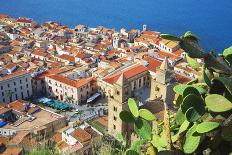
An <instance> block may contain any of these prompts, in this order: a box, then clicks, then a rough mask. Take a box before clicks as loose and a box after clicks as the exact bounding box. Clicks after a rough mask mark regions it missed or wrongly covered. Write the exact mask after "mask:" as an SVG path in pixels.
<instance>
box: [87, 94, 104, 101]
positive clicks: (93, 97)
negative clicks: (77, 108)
mask: <svg viewBox="0 0 232 155" xmlns="http://www.w3.org/2000/svg"><path fill="white" fill-rule="evenodd" d="M98 96H101V94H100V93H96V94H94V95H93V96H91V97H90V98H89V99H88V100H87V103H89V102H92V101H93V100H95V99H96V98H97V97H98Z"/></svg>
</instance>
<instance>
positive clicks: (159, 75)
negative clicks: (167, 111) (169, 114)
mask: <svg viewBox="0 0 232 155" xmlns="http://www.w3.org/2000/svg"><path fill="white" fill-rule="evenodd" d="M176 84H177V83H176V78H175V73H174V68H173V67H172V66H171V65H170V64H169V62H168V58H167V57H165V59H164V61H163V62H162V64H161V66H160V67H158V68H157V69H156V75H155V76H153V77H152V78H151V94H150V100H155V99H158V98H161V99H162V100H163V101H165V102H166V103H167V104H168V105H171V104H172V102H173V100H174V95H175V93H174V91H173V87H174V86H175V85H176Z"/></svg>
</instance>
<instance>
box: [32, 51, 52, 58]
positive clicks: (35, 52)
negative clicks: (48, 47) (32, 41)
mask: <svg viewBox="0 0 232 155" xmlns="http://www.w3.org/2000/svg"><path fill="white" fill-rule="evenodd" d="M31 54H33V55H38V56H42V57H47V56H48V55H49V53H46V52H41V51H34V52H32V53H31Z"/></svg>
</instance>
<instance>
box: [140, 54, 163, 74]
mask: <svg viewBox="0 0 232 155" xmlns="http://www.w3.org/2000/svg"><path fill="white" fill-rule="evenodd" d="M143 60H145V61H147V62H148V63H149V64H148V66H147V68H148V70H150V71H153V72H156V68H157V67H159V66H160V65H161V63H162V62H161V61H159V60H157V59H155V58H152V57H150V56H148V57H145V58H144V59H143Z"/></svg>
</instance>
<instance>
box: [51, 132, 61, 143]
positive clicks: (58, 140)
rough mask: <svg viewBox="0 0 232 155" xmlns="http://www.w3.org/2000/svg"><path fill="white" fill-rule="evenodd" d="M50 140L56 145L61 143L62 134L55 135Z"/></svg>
mask: <svg viewBox="0 0 232 155" xmlns="http://www.w3.org/2000/svg"><path fill="white" fill-rule="evenodd" d="M52 140H53V141H54V142H55V143H56V144H58V143H60V142H61V141H62V134H61V133H56V134H55V135H54V136H53V137H52Z"/></svg>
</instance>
